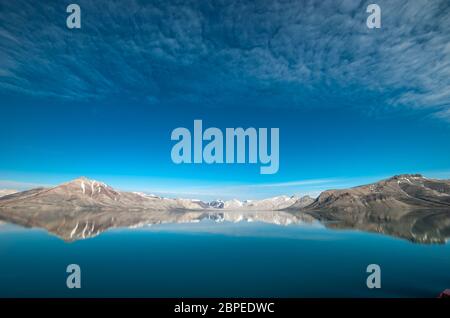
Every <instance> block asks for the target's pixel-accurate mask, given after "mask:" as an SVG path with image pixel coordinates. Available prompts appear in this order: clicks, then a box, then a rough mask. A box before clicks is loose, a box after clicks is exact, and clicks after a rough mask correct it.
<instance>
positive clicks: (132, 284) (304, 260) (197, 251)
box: [0, 221, 450, 297]
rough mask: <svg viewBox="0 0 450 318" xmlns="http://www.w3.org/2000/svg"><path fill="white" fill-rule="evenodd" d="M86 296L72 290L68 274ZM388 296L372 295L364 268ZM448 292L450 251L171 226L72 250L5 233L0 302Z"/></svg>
mask: <svg viewBox="0 0 450 318" xmlns="http://www.w3.org/2000/svg"><path fill="white" fill-rule="evenodd" d="M71 263H76V264H79V265H80V266H81V270H82V288H81V289H79V290H69V289H67V288H66V285H65V282H66V277H67V276H66V275H67V274H66V266H67V265H68V264H71ZM372 263H376V264H379V265H380V266H381V270H382V288H381V289H379V290H369V289H367V287H366V278H367V275H368V274H366V267H367V265H368V264H372ZM446 288H450V244H445V245H420V244H414V243H410V242H408V241H405V240H401V239H396V238H392V237H387V236H383V235H379V234H369V233H364V232H358V231H344V230H341V231H336V230H330V229H326V228H324V227H323V226H321V225H319V224H316V223H314V224H312V225H289V226H278V225H271V224H263V223H256V222H255V223H249V222H241V223H227V222H224V223H214V222H212V221H202V222H200V223H193V224H173V225H170V224H166V225H157V226H151V227H146V228H142V229H115V230H109V231H106V232H104V233H102V234H101V235H99V236H97V237H94V238H90V239H85V240H79V241H76V242H72V243H67V242H64V241H63V240H61V239H59V238H58V237H56V236H53V235H51V234H48V233H47V232H46V231H44V230H40V229H24V228H21V227H18V226H15V225H9V224H2V225H0V296H1V297H17V296H18V297H22V296H25V297H46V296H52V297H53V296H54V297H111V296H112V297H221V296H227V297H237V296H246V297H436V296H437V295H438V294H439V292H441V291H442V290H444V289H446Z"/></svg>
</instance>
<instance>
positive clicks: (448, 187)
mask: <svg viewBox="0 0 450 318" xmlns="http://www.w3.org/2000/svg"><path fill="white" fill-rule="evenodd" d="M413 209H450V181H449V180H436V179H428V178H425V177H423V176H422V175H420V174H404V175H398V176H394V177H392V178H389V179H386V180H382V181H379V182H376V183H372V184H368V185H364V186H359V187H354V188H351V189H344V190H328V191H324V192H322V193H321V194H320V195H319V197H318V198H317V199H316V200H315V201H314V202H313V203H312V204H310V205H308V206H306V207H305V208H303V210H305V211H323V212H326V213H328V214H330V213H331V214H332V213H333V212H336V213H338V214H342V213H352V212H364V211H368V210H370V211H380V212H382V211H392V210H413Z"/></svg>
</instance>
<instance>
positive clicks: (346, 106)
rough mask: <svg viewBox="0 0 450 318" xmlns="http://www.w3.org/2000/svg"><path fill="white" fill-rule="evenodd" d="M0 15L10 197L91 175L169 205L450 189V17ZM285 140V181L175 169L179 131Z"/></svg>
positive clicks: (123, 4)
mask: <svg viewBox="0 0 450 318" xmlns="http://www.w3.org/2000/svg"><path fill="white" fill-rule="evenodd" d="M72 2H73V1H71V2H67V1H66V2H65V1H39V2H36V1H9V2H6V1H5V2H4V3H2V4H1V5H0V111H1V116H0V149H1V152H0V154H1V156H0V188H18V189H24V188H29V187H32V186H36V185H54V184H57V183H60V182H64V181H67V180H69V179H72V178H75V177H77V176H80V175H84V176H88V177H91V178H95V179H99V180H102V181H105V182H107V183H109V184H111V185H112V186H115V187H117V188H121V189H126V190H142V191H146V192H153V193H157V194H165V195H170V196H184V197H198V198H205V199H212V198H218V197H223V198H231V197H238V198H258V197H265V196H271V195H279V194H294V193H296V194H304V193H310V194H313V195H316V194H317V193H318V192H319V191H322V190H324V189H328V188H336V187H348V186H352V185H357V184H360V183H365V182H370V181H374V180H377V179H379V178H383V177H386V176H390V175H393V174H399V173H415V172H422V173H425V174H427V175H429V176H432V177H442V178H447V177H448V176H449V175H450V174H449V173H448V172H449V171H450V138H449V136H450V57H449V56H450V5H449V4H448V1H425V0H418V1H400V0H396V1H378V2H377V3H378V4H379V5H380V6H381V8H382V29H380V30H369V29H367V27H366V25H365V19H366V17H367V14H366V12H365V7H366V6H367V4H368V2H365V1H357V0H356V1H289V0H288V1H274V0H267V1H246V0H239V1H225V0H224V1H217V0H215V1H213V0H211V1H172V0H165V1H125V0H124V1H95V2H89V1H77V2H76V3H78V4H79V5H80V7H81V10H82V28H81V29H80V30H68V29H67V28H66V27H65V19H66V17H67V14H66V13H65V7H66V5H67V4H69V3H72ZM194 119H202V120H203V125H204V126H205V127H211V126H214V127H219V128H223V129H224V128H227V127H250V126H251V127H256V128H258V127H268V128H270V127H279V128H280V170H279V172H278V173H277V174H275V175H260V174H259V165H205V164H203V165H175V164H173V163H172V161H171V158H170V150H171V147H172V146H173V144H174V143H173V142H172V141H171V140H170V133H171V131H172V130H173V129H174V128H176V127H187V128H190V129H192V126H193V120H194Z"/></svg>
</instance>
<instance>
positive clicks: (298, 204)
mask: <svg viewBox="0 0 450 318" xmlns="http://www.w3.org/2000/svg"><path fill="white" fill-rule="evenodd" d="M313 202H314V199H313V198H311V197H310V196H309V195H305V196H303V197H301V198H299V199H298V200H296V201H295V202H294V204H292V205H290V206H289V207H288V208H287V209H288V210H296V209H303V208H305V207H307V206H308V205H310V204H312V203H313Z"/></svg>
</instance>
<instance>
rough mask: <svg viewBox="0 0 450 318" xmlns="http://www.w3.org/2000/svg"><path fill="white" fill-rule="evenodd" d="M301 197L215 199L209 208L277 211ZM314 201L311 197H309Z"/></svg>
mask: <svg viewBox="0 0 450 318" xmlns="http://www.w3.org/2000/svg"><path fill="white" fill-rule="evenodd" d="M304 198H305V197H303V198H298V197H296V196H291V197H289V196H285V195H282V196H277V197H273V198H268V199H262V200H245V201H240V200H237V199H233V200H228V201H222V200H216V201H212V202H210V203H209V206H210V207H211V208H215V209H224V210H237V211H239V210H246V211H248V210H250V211H277V210H283V209H286V208H288V207H290V206H292V205H294V204H296V203H297V202H299V201H301V200H303V199H304ZM311 200H312V201H314V200H313V199H311Z"/></svg>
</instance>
